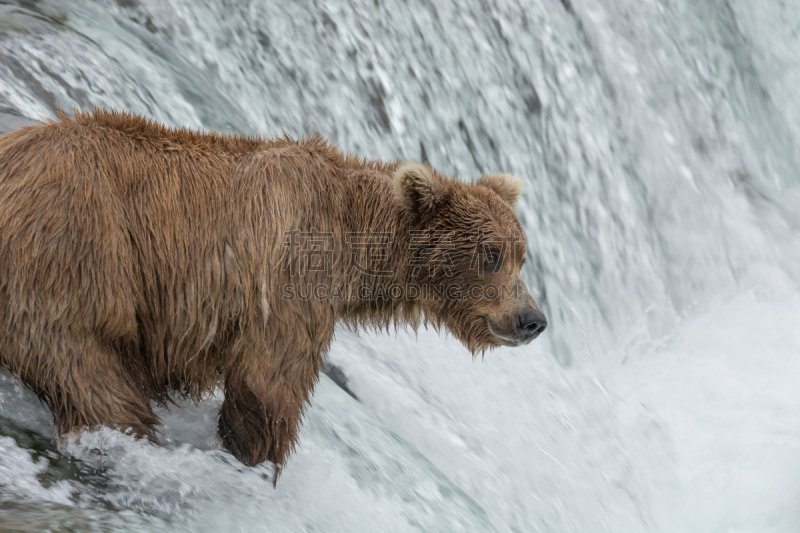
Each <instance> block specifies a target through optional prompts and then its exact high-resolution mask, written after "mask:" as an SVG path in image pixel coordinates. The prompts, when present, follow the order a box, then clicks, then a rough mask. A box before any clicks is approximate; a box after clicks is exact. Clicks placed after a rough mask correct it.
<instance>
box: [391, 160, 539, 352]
mask: <svg viewBox="0 0 800 533" xmlns="http://www.w3.org/2000/svg"><path fill="white" fill-rule="evenodd" d="M393 181H394V187H395V194H396V197H397V200H398V202H399V204H400V209H401V216H402V217H403V219H404V220H405V221H406V222H407V224H408V227H409V228H410V229H409V232H410V235H409V247H410V248H411V250H410V252H411V254H410V255H411V260H410V265H409V269H410V272H409V274H410V277H411V282H412V283H413V284H415V285H416V286H417V287H419V288H420V290H419V301H420V304H421V306H422V310H423V312H424V314H425V318H426V320H428V321H431V322H432V323H433V324H434V325H437V326H438V325H442V326H445V327H446V328H447V329H449V330H450V331H451V332H452V333H453V334H454V335H455V336H456V337H457V338H458V339H459V340H461V342H463V343H464V344H465V345H466V346H467V347H468V348H469V349H470V350H471V351H472V352H473V353H476V352H478V351H483V350H485V349H486V348H493V347H496V346H501V345H504V346H519V345H522V344H526V343H528V342H530V341H531V340H533V339H535V338H536V337H537V336H539V334H540V333H541V332H542V331H543V330H544V329H545V326H546V325H547V320H546V319H545V316H544V315H543V314H542V312H541V311H540V310H539V307H538V306H537V305H536V302H535V301H534V299H533V297H532V296H531V295H530V294H529V293H528V289H527V288H526V286H525V283H524V282H523V281H522V279H521V277H520V270H521V269H522V266H523V264H524V263H525V252H526V243H525V237H524V235H523V233H522V226H521V225H520V222H519V219H517V216H516V215H515V214H514V207H515V205H516V203H517V199H518V197H519V195H520V193H521V192H522V180H521V179H520V178H516V177H512V176H510V175H508V174H502V175H486V176H483V177H482V178H480V179H479V180H478V181H476V182H475V183H464V182H461V181H458V180H455V179H452V178H448V177H445V176H442V175H440V174H439V173H437V172H436V171H434V170H432V169H430V168H428V167H426V166H423V165H420V164H417V163H406V164H403V165H401V166H400V167H398V168H397V170H396V171H395V173H394V177H393Z"/></svg>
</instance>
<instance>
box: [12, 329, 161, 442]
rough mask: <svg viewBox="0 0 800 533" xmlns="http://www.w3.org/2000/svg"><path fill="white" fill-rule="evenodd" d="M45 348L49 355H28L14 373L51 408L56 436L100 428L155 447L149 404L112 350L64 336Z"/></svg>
mask: <svg viewBox="0 0 800 533" xmlns="http://www.w3.org/2000/svg"><path fill="white" fill-rule="evenodd" d="M48 344H49V346H47V347H46V351H48V352H49V353H46V354H41V353H40V354H37V355H34V354H29V355H28V357H29V358H31V359H33V364H28V365H25V366H23V368H21V369H20V370H21V372H19V374H20V377H21V378H22V380H23V381H25V382H26V383H28V384H29V385H30V386H31V388H33V390H34V391H35V392H36V393H37V394H38V395H39V397H40V398H42V399H43V400H44V401H45V402H46V403H47V404H48V405H49V406H50V408H51V409H52V411H53V417H54V419H55V423H56V427H57V429H58V434H59V436H60V437H63V436H65V435H66V434H68V433H70V432H71V431H74V430H78V431H79V430H81V429H91V428H94V427H97V426H100V425H103V426H108V427H111V428H115V429H119V430H121V431H123V432H130V433H132V434H133V435H134V436H136V437H137V438H147V439H149V440H151V441H153V442H158V438H157V437H156V435H155V430H154V426H155V425H156V424H158V423H159V420H158V418H157V417H156V415H155V414H154V413H153V411H152V409H151V408H150V399H149V397H148V395H147V393H146V391H145V389H144V387H142V386H141V385H140V386H137V385H136V380H134V379H132V376H131V373H129V372H128V371H126V369H125V366H124V364H123V362H122V357H121V355H120V354H119V353H118V352H117V351H116V350H114V349H112V348H110V347H107V346H105V345H103V344H102V343H101V342H100V341H99V340H97V339H94V338H92V337H67V336H64V337H60V338H58V339H56V340H53V341H52V342H51V343H48ZM40 347H41V348H45V347H44V346H40Z"/></svg>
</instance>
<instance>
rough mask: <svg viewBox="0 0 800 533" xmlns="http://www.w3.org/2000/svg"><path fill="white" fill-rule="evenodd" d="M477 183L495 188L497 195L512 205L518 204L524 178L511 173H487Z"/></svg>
mask: <svg viewBox="0 0 800 533" xmlns="http://www.w3.org/2000/svg"><path fill="white" fill-rule="evenodd" d="M475 184H476V185H480V186H481V187H486V188H488V189H491V190H493V191H494V192H495V193H496V194H497V196H499V197H500V198H501V199H502V200H503V201H504V202H505V203H507V204H508V205H510V206H511V207H516V206H517V200H518V199H519V195H520V194H522V189H523V188H524V185H523V181H522V178H518V177H517V176H512V175H511V174H487V175H485V176H483V177H481V178H480V179H479V180H478V181H477V182H475Z"/></svg>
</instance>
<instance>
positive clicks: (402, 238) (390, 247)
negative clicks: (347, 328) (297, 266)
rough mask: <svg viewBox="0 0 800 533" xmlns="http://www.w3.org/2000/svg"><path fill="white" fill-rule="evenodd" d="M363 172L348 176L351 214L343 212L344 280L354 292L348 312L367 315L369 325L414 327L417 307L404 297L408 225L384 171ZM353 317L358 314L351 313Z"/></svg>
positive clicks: (409, 250) (408, 276)
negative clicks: (409, 324) (408, 323)
mask: <svg viewBox="0 0 800 533" xmlns="http://www.w3.org/2000/svg"><path fill="white" fill-rule="evenodd" d="M387 170H388V171H389V172H387V171H384V170H381V171H378V170H372V169H365V170H362V171H357V172H354V173H353V174H352V175H351V176H350V179H348V180H347V181H348V182H349V186H350V187H352V189H351V191H352V198H353V206H354V209H352V210H348V217H347V223H346V226H347V231H348V232H349V236H347V237H346V238H345V240H346V243H345V254H343V256H345V255H346V256H347V257H342V259H343V263H342V264H343V265H344V268H345V273H344V279H346V281H347V283H349V284H350V285H351V288H352V289H353V290H354V291H355V294H353V298H354V300H351V304H353V303H356V306H355V307H354V308H353V309H357V310H360V311H361V312H364V311H367V314H368V315H370V316H369V317H359V320H362V319H363V318H366V319H367V320H366V321H368V322H371V323H373V324H377V323H381V322H393V321H397V320H400V321H403V320H406V321H415V320H414V319H409V317H408V316H404V315H408V314H409V313H411V314H412V315H414V316H416V314H418V310H417V309H416V308H417V307H418V304H417V303H416V302H414V301H410V300H408V299H407V298H406V297H405V291H406V290H407V286H408V285H409V284H410V283H411V281H412V280H411V266H410V264H411V262H410V259H411V254H412V252H413V250H412V248H411V238H412V225H411V222H412V221H411V220H410V217H409V216H408V215H407V213H405V212H403V211H402V210H401V209H400V207H399V204H398V202H397V200H396V197H395V192H394V187H393V185H392V178H391V173H390V171H392V170H394V169H393V168H389V169H387ZM357 314H358V313H357Z"/></svg>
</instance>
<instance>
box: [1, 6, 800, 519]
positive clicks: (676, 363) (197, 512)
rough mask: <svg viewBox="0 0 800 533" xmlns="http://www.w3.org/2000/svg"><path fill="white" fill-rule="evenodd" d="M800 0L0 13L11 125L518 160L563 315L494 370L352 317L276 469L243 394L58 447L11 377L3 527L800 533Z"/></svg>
mask: <svg viewBox="0 0 800 533" xmlns="http://www.w3.org/2000/svg"><path fill="white" fill-rule="evenodd" d="M798 7H800V4H798V2H797V1H796V0H792V1H787V2H752V1H750V0H725V1H723V0H706V1H703V2H695V1H693V0H669V1H668V0H560V1H559V0H529V1H524V0H497V1H493V2H485V3H484V2H478V1H470V2H453V1H439V0H433V1H427V2H426V1H423V0H409V1H407V2H387V1H383V0H375V1H374V2H367V1H360V0H353V1H350V2H348V1H345V0H335V1H331V2H317V1H310V0H309V1H302V2H269V1H264V0H262V1H233V0H230V1H218V2H213V3H212V2H194V1H192V2H189V1H185V2H159V1H156V0H118V1H117V2H111V1H105V2H104V1H97V2H85V1H73V2H59V1H55V0H52V1H36V0H24V1H23V0H18V1H10V2H9V1H2V2H0V131H7V130H9V129H13V128H14V127H17V126H19V125H22V124H26V123H29V122H30V121H32V120H38V119H41V118H43V117H51V116H53V111H54V110H55V109H56V108H58V107H61V108H63V109H66V110H71V109H73V108H75V107H79V108H89V107H91V106H93V105H104V106H108V107H114V108H119V109H127V110H131V111H135V112H138V113H143V114H145V115H147V116H150V117H152V118H154V119H157V120H159V121H162V122H165V123H168V124H171V125H180V126H188V127H192V128H202V129H209V130H221V131H230V132H243V133H260V134H276V133H280V132H281V131H282V130H285V131H287V132H288V133H290V134H292V135H295V136H297V135H302V134H307V133H314V132H319V133H322V134H323V135H325V136H327V137H329V138H331V139H332V140H333V141H334V142H336V143H337V144H339V145H340V146H341V147H342V148H343V149H346V150H349V151H353V152H356V153H359V154H360V155H365V156H371V157H385V158H395V157H396V158H400V159H412V160H426V161H429V162H430V164H431V165H432V166H433V167H435V168H437V169H438V170H440V171H442V172H444V173H448V174H451V175H455V176H458V177H460V178H462V179H474V178H475V177H477V176H479V175H480V174H482V173H484V172H512V173H514V174H517V175H519V176H522V177H523V178H524V179H525V181H526V192H525V194H524V196H523V198H522V200H521V202H520V204H521V205H520V207H519V209H518V213H519V216H520V219H521V220H522V223H523V226H524V228H525V231H526V235H527V239H528V249H529V257H528V263H527V264H528V265H529V266H527V267H526V271H525V272H524V275H525V277H526V281H527V282H528V285H529V288H530V289H531V293H532V294H534V296H535V297H536V298H537V300H538V301H539V302H540V304H541V307H542V309H543V310H544V311H545V313H546V314H547V316H548V318H549V321H550V326H549V327H548V330H547V332H546V334H545V335H544V336H543V337H542V338H541V340H538V341H536V342H535V343H533V344H531V345H530V346H527V347H524V348H517V349H513V350H511V349H501V350H497V351H494V352H492V353H491V354H489V355H487V357H486V358H485V360H483V361H481V360H480V359H479V360H478V361H472V359H471V358H470V356H469V354H468V353H467V352H466V350H465V349H464V348H463V347H461V346H460V345H459V344H458V343H457V342H456V341H455V340H453V339H452V338H449V337H447V336H439V335H438V334H436V333H435V332H431V331H421V332H420V333H419V334H418V335H416V336H414V335H413V334H409V333H408V332H403V331H401V332H397V333H391V334H375V333H362V334H360V335H356V334H353V333H351V332H348V331H344V330H343V331H340V332H337V338H336V340H335V342H334V346H333V349H332V352H331V354H330V357H329V362H328V364H329V367H328V371H327V374H326V375H324V376H322V379H321V382H320V384H319V386H318V388H317V390H316V393H315V395H314V398H313V403H312V408H311V409H310V411H309V413H308V416H307V417H306V420H305V423H304V426H303V429H302V431H301V445H300V447H299V450H298V452H297V454H296V455H295V456H294V457H293V459H292V460H291V462H290V463H289V464H288V466H287V468H286V469H285V471H284V474H283V476H282V477H281V481H280V483H279V485H278V487H277V490H275V489H273V488H272V484H271V470H270V468H269V466H268V465H262V466H260V467H257V468H252V469H251V468H244V467H243V466H241V465H240V464H238V463H237V462H236V461H234V460H233V459H232V457H231V456H230V455H228V454H226V453H225V452H223V451H222V450H221V449H220V447H219V445H218V443H217V442H216V440H215V437H214V430H215V412H216V410H217V409H218V408H219V405H220V403H221V398H219V397H213V398H209V399H208V400H206V401H204V402H202V403H201V404H199V405H196V406H195V405H189V404H187V405H183V406H182V408H180V407H179V408H173V409H172V410H171V412H165V411H163V410H161V411H160V412H159V413H160V414H161V415H162V418H163V420H164V422H165V425H164V427H163V428H162V441H163V442H164V443H165V446H164V447H155V446H151V445H149V444H146V443H142V442H136V441H134V440H133V439H131V438H130V437H128V436H125V435H122V434H120V433H118V432H114V431H111V430H99V431H95V432H91V433H87V434H84V435H83V436H82V437H81V438H80V439H72V440H71V441H69V442H66V443H62V444H60V445H59V444H58V443H57V441H56V438H55V432H54V429H53V426H52V424H51V420H50V418H49V414H48V412H47V411H46V410H45V409H44V408H43V407H42V406H41V405H40V404H39V403H38V401H37V400H36V398H35V397H34V396H33V395H32V394H31V393H30V392H29V391H27V390H25V389H24V388H23V387H22V386H21V385H20V383H19V382H18V381H16V380H15V379H14V378H13V377H12V376H10V375H8V374H5V373H3V374H0V529H2V528H5V529H15V528H16V529H18V530H23V531H41V530H44V529H47V528H51V529H54V530H70V531H94V530H97V531H109V530H119V531H131V530H132V531H142V530H153V531H233V530H243V531H326V532H327V531H426V532H429V531H448V532H450V531H504V532H505V531H508V532H511V531H519V532H528V531H552V532H569V531H575V532H585V531H592V532H601V531H613V532H624V531H648V532H650V531H662V532H672V531H676V532H677V531H687V532H697V531H720V532H724V531H737V532H746V531H771V532H783V531H787V532H788V531H798V530H800V506H798V505H797V504H798V501H799V500H800V481H798V480H800V394H797V386H796V384H797V383H798V382H800V358H798V357H797V356H798V351H800V242H799V241H798V238H797V235H798V232H800V183H799V182H800V179H798V176H800V174H798V168H800V155H799V154H798V150H797V149H796V146H797V140H798V138H800V127H799V126H800V89H798V87H800V56H798V55H797V53H796V50H797V49H798V45H800V33H798V28H800V10H798ZM329 376H330V377H333V378H335V379H331V378H330V377H329Z"/></svg>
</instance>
